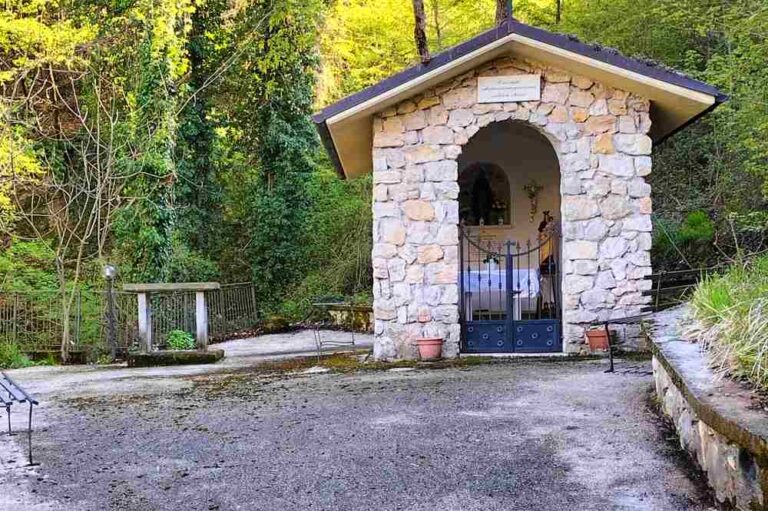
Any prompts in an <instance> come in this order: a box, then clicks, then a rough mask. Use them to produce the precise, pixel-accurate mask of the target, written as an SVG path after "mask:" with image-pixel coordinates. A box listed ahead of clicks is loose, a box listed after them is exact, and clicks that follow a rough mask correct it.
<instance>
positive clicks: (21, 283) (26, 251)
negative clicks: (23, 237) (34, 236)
mask: <svg viewBox="0 0 768 511" xmlns="http://www.w3.org/2000/svg"><path fill="white" fill-rule="evenodd" d="M54 264H55V261H54V253H53V251H51V249H50V247H48V246H47V245H46V243H45V242H44V241H42V240H36V241H18V240H13V241H12V242H11V245H10V247H8V248H6V249H2V250H0V289H2V290H4V291H49V290H54V289H57V287H58V283H57V282H56V273H55V270H54Z"/></svg>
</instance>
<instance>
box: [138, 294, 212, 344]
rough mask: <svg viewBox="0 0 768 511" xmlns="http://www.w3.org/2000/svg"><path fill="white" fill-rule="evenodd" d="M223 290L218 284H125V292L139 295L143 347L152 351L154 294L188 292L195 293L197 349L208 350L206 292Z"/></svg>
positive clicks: (140, 331)
mask: <svg viewBox="0 0 768 511" xmlns="http://www.w3.org/2000/svg"><path fill="white" fill-rule="evenodd" d="M218 289H221V284H219V283H218V282H182V283H178V284H124V285H123V291H126V292H128V293H137V295H138V304H139V338H140V339H141V343H142V347H143V348H144V350H145V351H146V352H147V353H149V352H150V351H152V302H151V300H150V295H151V294H152V293H175V292H179V291H187V292H194V293H195V339H196V345H197V349H199V350H204V349H207V348H208V308H207V306H206V303H205V292H206V291H216V290H218Z"/></svg>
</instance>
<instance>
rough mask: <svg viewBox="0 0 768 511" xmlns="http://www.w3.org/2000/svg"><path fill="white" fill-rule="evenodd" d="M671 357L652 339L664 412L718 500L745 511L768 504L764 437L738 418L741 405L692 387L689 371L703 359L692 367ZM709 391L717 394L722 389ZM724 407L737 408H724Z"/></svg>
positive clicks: (658, 394) (656, 373)
mask: <svg viewBox="0 0 768 511" xmlns="http://www.w3.org/2000/svg"><path fill="white" fill-rule="evenodd" d="M697 349H698V348H697ZM688 352H689V353H690V352H691V350H688ZM699 356H700V357H701V356H702V355H701V354H699ZM670 358H672V357H670ZM673 360H675V362H670V361H669V360H668V358H667V356H665V353H664V349H663V348H660V347H659V345H657V344H654V357H653V375H654V380H655V385H656V394H657V396H658V399H659V402H660V405H661V409H662V411H663V412H664V413H665V414H666V415H667V416H668V417H669V418H670V419H671V420H672V422H673V423H674V426H675V429H676V430H677V433H678V436H679V439H680V445H681V447H682V448H683V449H685V450H686V451H687V452H688V453H689V454H690V455H691V457H692V458H693V459H694V460H695V461H696V462H697V463H698V465H699V466H700V467H701V469H702V470H704V472H705V473H706V475H707V480H708V482H709V485H710V486H711V487H712V488H713V489H714V491H715V495H716V498H717V500H718V501H719V502H721V503H726V502H727V503H730V504H731V505H733V506H734V507H735V508H736V509H739V510H744V511H747V510H749V511H753V510H760V509H768V508H766V506H765V503H766V491H768V468H766V467H768V463H766V460H765V438H762V437H760V436H759V435H755V433H754V431H751V430H750V428H749V427H747V425H746V424H742V423H740V421H739V420H738V415H739V410H738V408H739V406H738V405H736V406H734V405H733V404H728V403H723V404H725V408H721V407H719V406H713V405H712V404H711V403H708V402H706V401H704V400H702V399H700V398H699V397H697V395H698V394H700V392H698V391H693V390H692V388H696V384H695V383H692V382H691V381H687V379H686V374H685V371H690V370H691V367H696V366H698V364H699V362H700V361H694V363H693V364H691V365H690V366H689V365H688V364H686V363H685V362H684V361H683V360H681V359H678V358H673ZM694 371H695V369H694ZM698 390H701V387H699V388H698ZM705 392H706V394H709V395H710V396H712V395H715V396H716V394H715V392H718V391H717V390H715V391H714V392H709V391H705ZM719 392H721V393H722V392H723V391H722V390H720V391H719ZM725 397H726V398H727V397H728V394H727V393H726V394H725ZM723 409H725V410H729V411H730V412H733V413H732V414H731V413H728V414H726V413H723V412H722V410H723ZM734 417H736V418H734Z"/></svg>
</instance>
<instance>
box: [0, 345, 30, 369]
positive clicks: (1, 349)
mask: <svg viewBox="0 0 768 511" xmlns="http://www.w3.org/2000/svg"><path fill="white" fill-rule="evenodd" d="M33 365H35V363H34V362H33V361H32V360H31V359H30V358H29V357H28V356H26V355H25V354H24V353H23V352H22V351H21V348H20V347H19V345H18V344H14V343H7V342H0V369H18V368H21V367H29V366H33Z"/></svg>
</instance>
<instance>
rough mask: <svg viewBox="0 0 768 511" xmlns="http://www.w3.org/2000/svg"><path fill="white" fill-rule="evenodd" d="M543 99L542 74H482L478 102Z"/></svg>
mask: <svg viewBox="0 0 768 511" xmlns="http://www.w3.org/2000/svg"><path fill="white" fill-rule="evenodd" d="M540 99H541V75H508V76H481V77H480V78H478V79H477V102H478V103H510V102H514V101H538V100H540Z"/></svg>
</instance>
